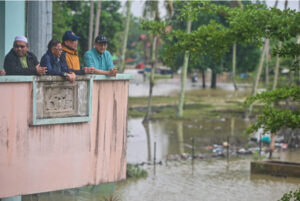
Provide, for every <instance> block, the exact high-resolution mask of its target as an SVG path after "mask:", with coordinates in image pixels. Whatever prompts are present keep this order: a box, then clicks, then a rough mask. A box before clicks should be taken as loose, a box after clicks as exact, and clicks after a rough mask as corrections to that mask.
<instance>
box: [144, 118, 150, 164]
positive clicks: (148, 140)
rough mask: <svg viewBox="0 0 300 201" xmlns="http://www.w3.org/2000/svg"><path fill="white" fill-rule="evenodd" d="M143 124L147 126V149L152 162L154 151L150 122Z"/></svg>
mask: <svg viewBox="0 0 300 201" xmlns="http://www.w3.org/2000/svg"><path fill="white" fill-rule="evenodd" d="M143 126H144V128H145V131H146V135H147V150H148V154H147V156H148V157H147V158H148V162H150V161H151V160H152V157H151V153H152V152H151V138H150V128H149V122H144V123H143Z"/></svg>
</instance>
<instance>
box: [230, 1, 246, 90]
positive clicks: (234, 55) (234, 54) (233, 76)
mask: <svg viewBox="0 0 300 201" xmlns="http://www.w3.org/2000/svg"><path fill="white" fill-rule="evenodd" d="M237 4H238V6H239V7H240V8H241V9H243V7H244V6H243V3H242V2H241V0H238V1H237ZM235 74H236V42H234V44H233V46H232V83H233V86H234V90H235V91H237V90H238V87H237V84H236V80H235Z"/></svg>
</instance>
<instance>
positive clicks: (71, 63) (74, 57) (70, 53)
mask: <svg viewBox="0 0 300 201" xmlns="http://www.w3.org/2000/svg"><path fill="white" fill-rule="evenodd" d="M62 49H63V51H64V52H65V53H66V54H65V55H66V62H67V64H68V67H69V68H70V69H73V70H76V71H78V70H80V62H79V57H78V53H77V51H76V50H70V49H69V48H67V47H66V46H65V45H62Z"/></svg>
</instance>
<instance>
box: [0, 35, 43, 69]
mask: <svg viewBox="0 0 300 201" xmlns="http://www.w3.org/2000/svg"><path fill="white" fill-rule="evenodd" d="M28 49H29V46H28V42H27V38H26V37H25V36H17V37H15V41H14V45H13V48H12V49H11V50H10V52H9V53H8V54H7V55H6V56H5V59H4V69H5V71H6V74H7V75H45V74H46V72H47V68H46V67H41V66H40V64H39V62H38V60H37V58H36V56H35V55H34V54H33V53H32V52H29V51H28Z"/></svg>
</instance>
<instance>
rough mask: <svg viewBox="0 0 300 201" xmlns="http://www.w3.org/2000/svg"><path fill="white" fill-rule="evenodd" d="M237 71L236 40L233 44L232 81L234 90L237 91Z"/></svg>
mask: <svg viewBox="0 0 300 201" xmlns="http://www.w3.org/2000/svg"><path fill="white" fill-rule="evenodd" d="M235 71H236V42H235V43H234V44H233V47H232V82H233V86H234V90H235V91H237V90H238V87H237V85H236V81H235Z"/></svg>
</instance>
